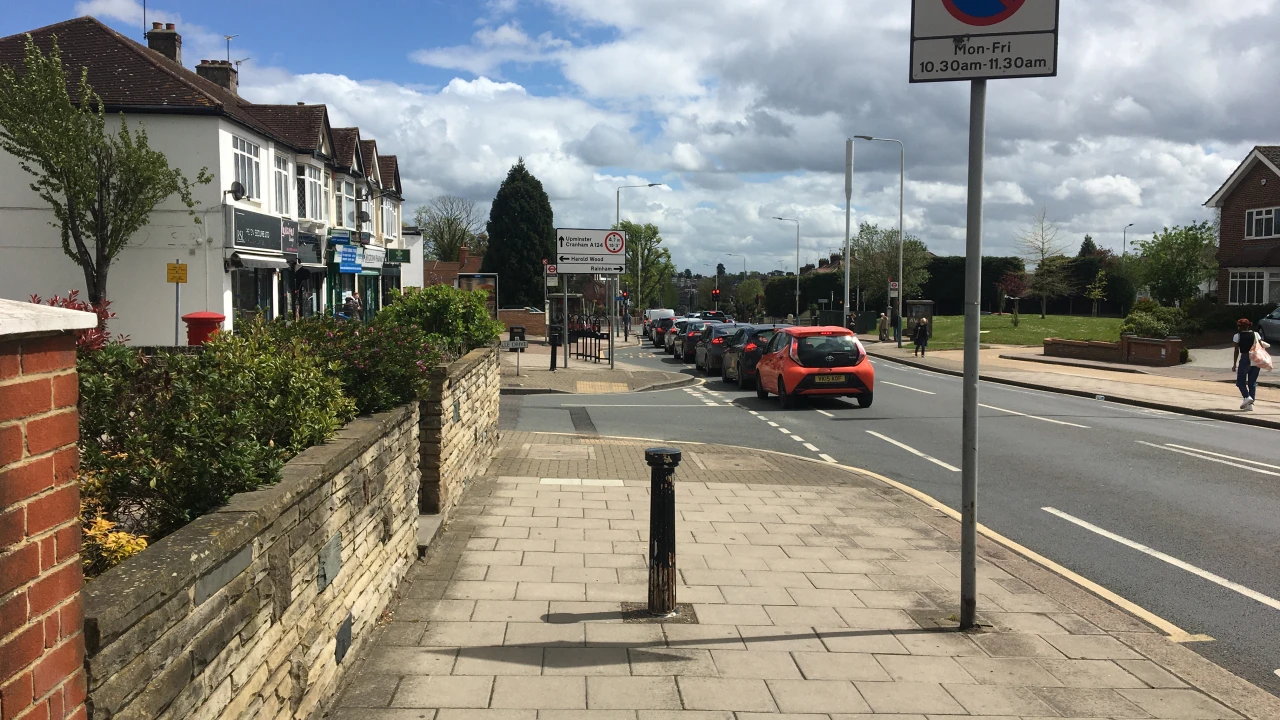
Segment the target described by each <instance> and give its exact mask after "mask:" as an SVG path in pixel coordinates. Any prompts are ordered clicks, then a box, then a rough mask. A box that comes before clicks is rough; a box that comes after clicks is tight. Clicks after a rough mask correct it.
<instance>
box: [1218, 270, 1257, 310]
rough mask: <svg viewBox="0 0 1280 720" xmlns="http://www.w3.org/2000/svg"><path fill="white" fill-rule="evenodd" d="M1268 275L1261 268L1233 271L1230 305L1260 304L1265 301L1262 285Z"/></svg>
mask: <svg viewBox="0 0 1280 720" xmlns="http://www.w3.org/2000/svg"><path fill="white" fill-rule="evenodd" d="M1265 276H1266V273H1264V272H1263V271H1261V270H1242V271H1239V272H1236V271H1233V272H1232V273H1231V290H1230V294H1229V295H1228V300H1227V302H1228V304H1230V305H1259V304H1261V303H1262V302H1263V299H1262V298H1263V295H1262V285H1263V282H1264V281H1263V278H1264V277H1265Z"/></svg>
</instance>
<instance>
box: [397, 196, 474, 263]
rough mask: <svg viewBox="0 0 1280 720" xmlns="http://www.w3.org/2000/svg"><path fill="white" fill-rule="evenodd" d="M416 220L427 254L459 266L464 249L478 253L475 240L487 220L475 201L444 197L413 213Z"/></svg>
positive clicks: (420, 207)
mask: <svg viewBox="0 0 1280 720" xmlns="http://www.w3.org/2000/svg"><path fill="white" fill-rule="evenodd" d="M413 218H414V222H416V223H417V224H418V229H419V230H420V231H422V241H423V245H424V246H425V247H426V251H427V252H428V253H429V254H430V256H431V257H434V258H435V259H436V260H441V261H444V262H457V260H458V252H459V251H461V250H462V248H463V247H467V248H468V249H470V250H476V249H478V248H476V244H477V243H476V237H477V236H478V235H481V234H482V233H481V230H482V229H483V227H484V218H483V217H481V215H480V213H479V211H477V210H476V204H475V202H474V201H472V200H468V199H466V198H463V197H458V196H457V195H441V196H440V197H438V198H435V199H434V200H432V201H431V202H429V203H427V204H426V205H419V206H418V207H417V209H415V210H414V211H413ZM486 239H487V238H486ZM481 256H483V251H481Z"/></svg>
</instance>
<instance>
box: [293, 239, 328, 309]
mask: <svg viewBox="0 0 1280 720" xmlns="http://www.w3.org/2000/svg"><path fill="white" fill-rule="evenodd" d="M293 272H294V281H293V286H292V287H293V296H294V307H295V308H297V317H300V318H306V317H312V316H314V315H319V314H320V313H322V312H324V298H325V287H326V285H327V282H326V280H327V278H326V276H327V275H328V268H327V267H326V266H325V264H324V253H323V239H322V238H321V237H320V236H318V235H308V234H303V235H301V236H300V237H299V240H298V262H297V264H296V265H294V269H293Z"/></svg>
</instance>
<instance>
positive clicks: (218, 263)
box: [0, 17, 409, 345]
mask: <svg viewBox="0 0 1280 720" xmlns="http://www.w3.org/2000/svg"><path fill="white" fill-rule="evenodd" d="M26 35H27V33H22V34H18V35H12V36H9V37H6V38H0V63H3V64H5V65H9V66H16V67H21V66H22V63H23V55H24V44H25V38H26ZM30 35H31V36H32V37H33V38H34V40H35V42H36V44H37V45H38V46H39V47H40V48H41V49H42V50H43V51H45V52H48V51H49V49H50V48H51V46H52V43H53V39H54V37H56V38H57V42H58V46H59V48H60V49H61V52H62V58H63V62H64V64H65V65H66V67H67V76H68V78H70V79H72V80H73V81H75V82H78V79H79V75H80V69H81V68H87V71H88V78H89V83H90V85H91V86H92V87H93V89H94V91H95V92H96V93H97V94H98V95H99V96H100V97H101V98H102V100H103V102H104V104H105V106H106V111H107V113H108V117H109V122H113V123H114V122H117V121H116V119H115V118H116V117H119V116H121V115H123V117H124V118H125V120H126V122H128V123H129V126H130V127H131V128H133V129H137V128H145V129H146V131H147V136H148V139H149V142H150V145H151V147H152V148H153V149H155V150H158V151H160V152H162V153H164V154H165V156H166V157H167V159H168V161H169V164H170V166H172V167H175V168H178V169H180V170H181V171H182V172H183V174H184V175H185V176H186V177H187V178H188V179H193V178H195V177H196V176H197V174H198V173H199V171H200V169H201V168H207V169H208V172H209V174H210V175H211V176H212V178H213V179H212V182H211V183H209V184H205V185H197V186H195V187H194V188H193V190H192V193H193V198H194V199H195V200H196V201H197V203H198V204H197V205H196V208H195V210H196V213H195V217H192V216H191V215H190V213H189V212H188V211H187V208H186V207H185V206H184V205H183V204H182V203H181V202H180V201H179V200H178V199H177V198H176V197H171V198H169V199H168V200H166V201H164V202H163V203H161V204H160V205H158V206H157V207H156V209H155V210H154V211H153V212H152V214H151V217H150V219H149V222H148V224H147V225H146V226H145V227H143V228H142V229H141V230H140V231H139V232H137V233H136V234H135V236H134V237H133V238H131V239H130V242H129V245H128V246H127V247H126V248H125V249H124V250H123V251H122V252H121V253H120V255H119V256H117V258H116V259H115V261H114V262H113V263H112V265H111V270H110V274H109V278H108V282H107V297H108V299H110V300H111V301H112V310H113V311H114V312H115V313H116V314H117V316H118V317H117V319H116V320H114V321H113V324H112V329H113V330H114V331H115V332H118V333H123V334H126V335H129V336H130V337H131V341H132V342H135V343H138V344H143V345H161V344H169V343H172V342H178V343H181V342H183V340H181V338H177V339H175V336H176V335H179V333H178V332H177V331H176V330H175V326H176V325H177V320H176V317H177V316H178V315H181V314H186V313H188V312H192V311H197V310H210V311H213V312H217V313H220V314H222V315H224V316H226V320H225V321H224V323H223V329H225V330H233V329H234V328H235V327H236V325H237V323H239V322H244V321H245V319H247V318H248V317H250V316H252V315H257V314H262V315H265V316H267V317H269V318H274V317H304V316H309V315H313V314H316V313H324V312H333V311H334V310H335V309H336V308H339V307H340V306H341V304H342V301H343V299H344V297H345V294H346V293H351V292H357V291H358V292H360V293H361V296H362V298H363V301H364V303H363V304H364V307H365V310H366V312H367V313H370V314H371V313H372V312H374V311H376V309H377V308H378V307H379V306H380V305H381V304H382V302H383V301H384V298H385V295H386V294H387V293H388V292H390V291H392V290H394V288H396V287H399V285H400V282H399V281H400V277H399V263H401V262H407V261H408V260H409V258H408V257H407V256H408V251H407V249H406V246H405V244H404V238H403V235H402V233H401V232H400V219H401V217H402V210H401V208H402V204H403V189H402V187H401V183H400V175H399V164H398V162H397V158H396V156H395V155H386V154H384V155H380V154H378V150H377V144H376V142H375V141H374V140H373V139H372V138H367V137H361V135H360V131H359V129H357V128H333V127H331V122H330V118H329V113H328V109H327V108H326V107H325V106H324V105H306V104H302V103H298V104H296V105H263V104H257V103H252V102H250V101H248V100H246V99H244V98H242V97H240V95H239V70H238V69H237V67H236V66H235V65H234V64H233V63H230V62H227V61H224V60H202V61H201V62H200V63H199V64H198V65H197V66H196V67H195V69H194V71H193V70H191V69H188V68H187V67H185V66H184V65H183V63H182V36H181V35H180V34H179V33H178V31H177V28H176V27H175V26H174V24H173V23H169V24H167V25H162V24H161V23H153V24H152V26H151V30H150V31H148V32H147V33H146V40H147V44H146V45H143V44H141V43H138V42H136V41H134V40H131V39H129V38H128V37H125V36H124V35H122V34H120V33H118V32H116V31H115V30H112V29H111V28H109V27H107V26H106V25H104V24H103V23H101V22H99V21H98V20H96V19H94V18H91V17H82V18H77V19H74V20H68V21H65V22H61V23H57V24H55V25H50V26H48V27H44V28H40V29H37V30H33V31H31V32H30ZM70 90H71V91H72V93H73V100H74V99H75V96H74V93H75V91H76V87H74V86H73V87H72V88H70ZM30 184H31V176H30V175H28V174H27V173H26V172H24V171H23V170H22V169H21V168H20V167H19V165H18V163H17V162H16V160H15V159H14V158H13V157H11V156H9V155H7V154H4V153H0V222H2V223H3V226H4V227H5V228H6V232H4V233H0V296H2V297H5V298H10V299H26V298H27V297H29V296H30V295H32V294H39V295H42V296H49V295H53V294H65V293H66V292H67V291H68V290H71V289H79V290H81V291H84V289H85V287H86V282H85V279H84V274H83V271H82V270H81V269H80V267H79V266H78V265H77V264H76V263H75V261H73V260H71V259H70V258H68V257H67V256H66V255H65V254H64V253H63V250H62V247H61V238H60V233H59V231H58V229H56V228H55V227H53V226H51V225H50V222H51V221H52V220H53V213H52V211H51V210H50V208H49V207H48V205H47V204H46V203H45V202H44V201H42V200H41V199H40V198H39V197H38V196H37V195H36V194H35V193H34V192H32V191H31V189H30ZM197 219H198V221H197ZM170 263H180V264H184V265H186V266H187V281H186V283H185V284H183V285H181V286H180V294H179V295H178V298H177V299H175V285H173V284H170V283H169V282H168V281H167V274H166V266H167V265H168V264H170Z"/></svg>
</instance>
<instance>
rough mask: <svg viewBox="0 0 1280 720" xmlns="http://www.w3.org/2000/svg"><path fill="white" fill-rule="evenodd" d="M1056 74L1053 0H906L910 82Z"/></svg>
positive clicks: (1055, 0) (1054, 9) (1054, 4)
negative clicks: (909, 44) (907, 1)
mask: <svg viewBox="0 0 1280 720" xmlns="http://www.w3.org/2000/svg"><path fill="white" fill-rule="evenodd" d="M1057 74H1058V0H912V3H911V82H943V81H948V80H995V79H1000V78H1019V77H1047V76H1052V75H1057Z"/></svg>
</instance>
